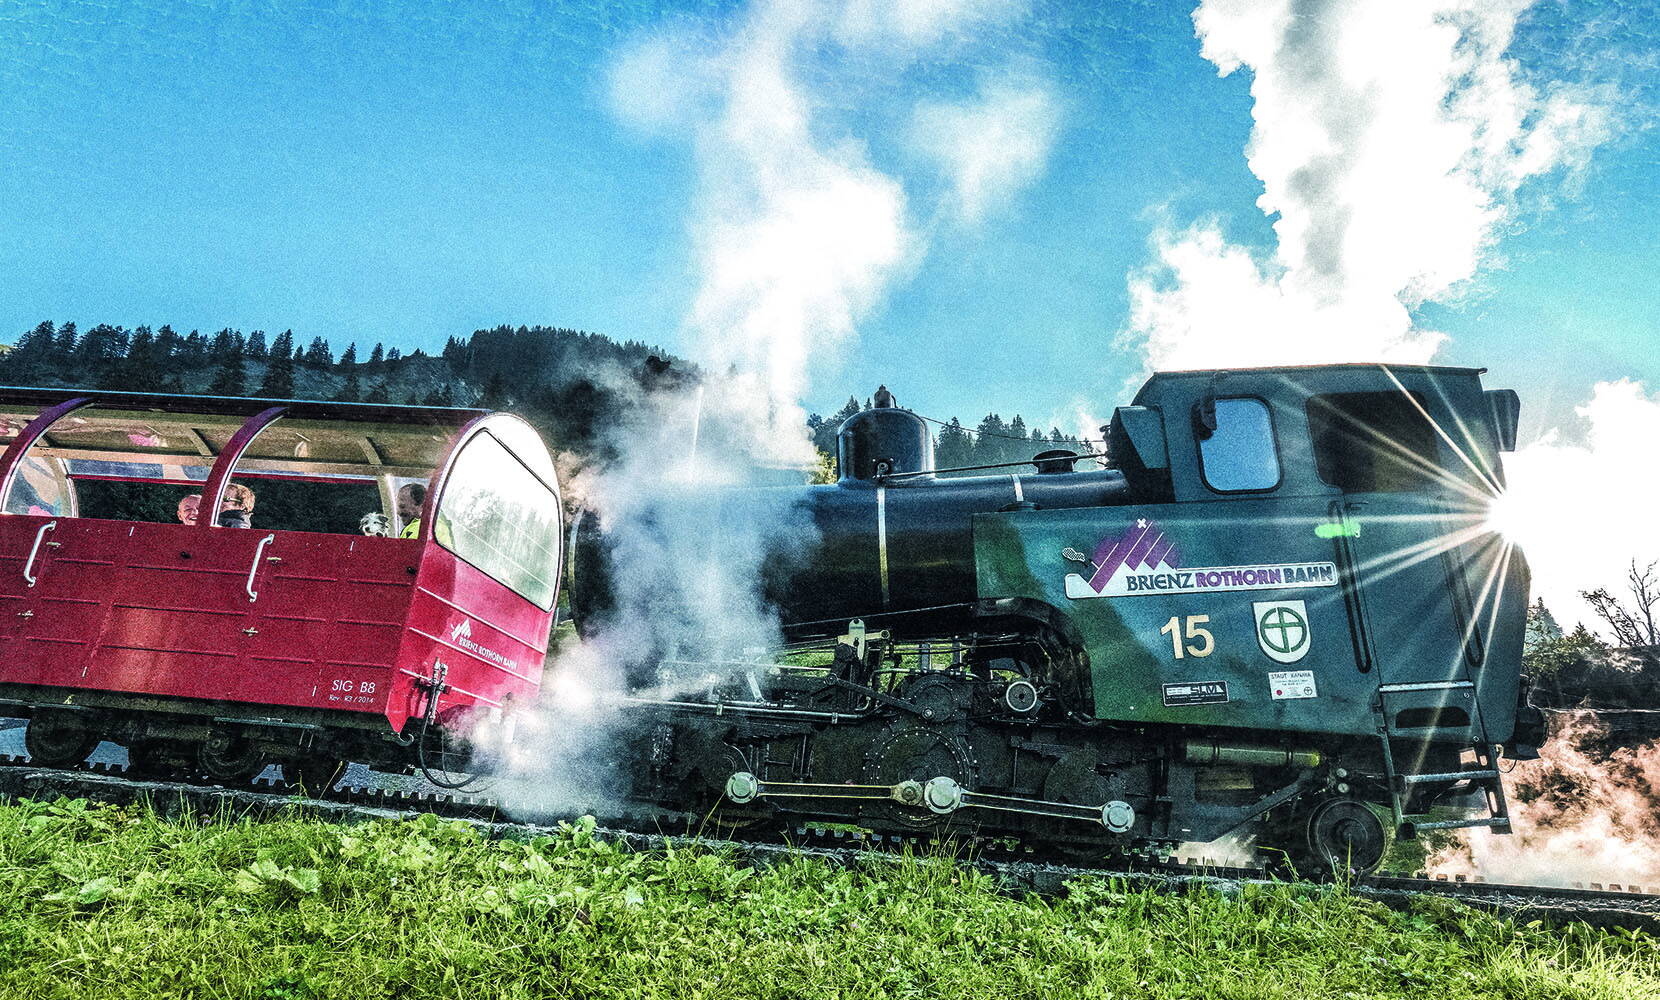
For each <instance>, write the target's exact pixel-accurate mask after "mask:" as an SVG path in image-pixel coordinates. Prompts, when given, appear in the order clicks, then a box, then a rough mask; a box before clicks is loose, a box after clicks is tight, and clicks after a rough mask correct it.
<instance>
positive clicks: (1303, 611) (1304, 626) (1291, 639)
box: [1251, 601, 1312, 663]
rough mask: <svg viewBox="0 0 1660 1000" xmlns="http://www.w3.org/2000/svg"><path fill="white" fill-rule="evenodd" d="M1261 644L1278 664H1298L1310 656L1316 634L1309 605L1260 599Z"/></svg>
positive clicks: (1254, 607)
mask: <svg viewBox="0 0 1660 1000" xmlns="http://www.w3.org/2000/svg"><path fill="white" fill-rule="evenodd" d="M1251 614H1252V615H1253V616H1255V618H1256V627H1257V645H1258V646H1261V647H1262V651H1263V652H1264V653H1267V654H1268V658H1269V659H1271V660H1273V661H1274V662H1276V663H1296V662H1297V661H1298V660H1301V659H1302V658H1303V657H1305V656H1307V655H1308V647H1309V642H1310V640H1311V639H1312V635H1311V634H1310V631H1309V624H1308V606H1307V605H1306V604H1304V603H1303V602H1302V601H1256V602H1255V603H1253V604H1252V605H1251Z"/></svg>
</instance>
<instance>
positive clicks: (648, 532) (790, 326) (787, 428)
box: [504, 0, 1052, 811]
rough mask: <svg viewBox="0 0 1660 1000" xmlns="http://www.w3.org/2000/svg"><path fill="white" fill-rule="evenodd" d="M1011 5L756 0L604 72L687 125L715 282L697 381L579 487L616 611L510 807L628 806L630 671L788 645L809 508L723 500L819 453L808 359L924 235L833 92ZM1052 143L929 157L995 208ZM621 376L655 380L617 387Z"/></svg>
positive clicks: (697, 342)
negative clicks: (1000, 157) (703, 29)
mask: <svg viewBox="0 0 1660 1000" xmlns="http://www.w3.org/2000/svg"><path fill="white" fill-rule="evenodd" d="M1015 9H1016V8H1015V5H1014V4H1011V3H986V2H979V3H970V2H960V0H959V2H951V0H901V2H897V3H893V2H889V3H881V4H875V3H870V2H865V0H848V2H792V0H755V2H753V3H752V4H751V5H749V6H748V7H747V8H745V9H744V10H742V11H741V12H740V13H739V14H738V15H737V17H736V20H735V22H734V24H733V25H732V26H731V28H730V31H729V32H728V33H726V34H724V35H721V36H720V37H714V38H711V37H707V36H705V37H693V36H692V35H690V34H687V33H685V32H673V31H671V32H667V33H662V34H658V35H656V36H654V37H652V38H649V39H645V40H641V41H637V42H635V43H633V44H631V45H629V46H627V47H626V48H625V50H624V51H623V52H622V53H621V55H620V56H619V58H618V60H617V62H616V65H615V66H614V69H613V72H612V75H611V80H610V85H611V86H610V90H611V97H612V103H613V105H614V107H615V109H616V111H617V113H618V115H619V116H620V117H621V118H623V119H624V120H626V121H628V122H630V123H632V124H634V125H636V126H639V127H642V128H645V129H648V130H652V131H656V132H661V133H665V134H668V135H670V136H673V137H677V138H680V139H682V140H684V141H685V142H686V143H687V145H688V146H689V148H690V149H691V151H692V154H693V158H694V162H695V165H696V169H697V181H698V183H697V201H696V204H695V206H694V208H693V209H692V212H691V220H690V225H691V233H692V237H693V243H694V246H695V249H696V253H697V266H698V271H699V274H700V279H701V280H700V283H699V288H698V291H697V295H696V298H695V300H694V302H693V303H692V305H691V309H690V314H689V316H688V319H687V326H688V328H689V332H690V334H691V342H692V351H691V353H692V354H693V356H694V358H695V360H696V361H697V362H698V363H699V364H700V365H702V366H703V367H704V371H705V373H706V374H704V375H703V376H700V377H699V378H698V379H696V380H685V381H679V382H678V385H677V384H676V383H677V380H675V379H674V378H672V377H664V378H659V379H657V380H656V382H657V385H656V391H653V392H651V393H649V394H644V398H643V400H642V402H641V404H640V405H639V406H638V407H636V408H634V409H632V410H631V411H630V412H629V416H630V422H629V423H628V425H626V426H621V427H614V428H612V444H613V446H614V447H613V450H614V451H615V452H616V453H617V454H618V456H619V458H618V459H617V460H616V461H614V462H612V463H611V464H609V465H607V466H606V467H604V468H603V469H598V470H595V471H592V472H590V473H588V474H585V475H579V476H577V477H576V478H575V479H574V480H573V481H572V482H571V484H570V492H571V493H572V494H573V495H575V496H579V497H581V498H583V500H584V501H585V502H586V504H587V506H588V507H589V508H590V509H591V510H593V511H595V512H596V513H597V514H598V516H599V519H600V521H601V523H602V524H603V526H604V530H605V533H606V537H607V539H608V541H609V544H610V546H611V558H610V559H609V566H610V567H611V572H610V574H609V580H608V581H607V582H608V587H607V588H606V589H607V590H608V591H609V593H610V595H611V596H612V598H613V599H614V601H613V603H614V606H613V609H612V613H611V614H610V615H609V617H608V619H607V620H606V621H605V622H603V623H599V624H602V626H603V627H601V628H600V629H599V630H598V631H597V632H596V631H594V630H593V629H590V630H589V632H588V634H586V635H585V636H584V638H583V640H582V642H581V643H580V644H579V645H576V646H575V647H574V648H571V649H569V650H567V651H565V652H562V653H561V654H560V655H559V656H558V658H557V660H556V662H555V663H554V664H553V667H552V670H551V671H550V675H549V679H548V682H547V692H546V696H545V697H544V698H543V699H542V706H543V710H542V711H541V712H540V714H539V715H538V716H537V717H536V718H533V719H527V720H525V725H524V726H523V727H522V728H523V729H524V730H526V731H527V732H526V737H525V738H524V739H521V740H520V741H518V744H517V746H516V747H515V751H516V752H515V753H514V754H513V756H515V757H517V758H518V760H519V762H520V764H521V768H522V770H523V771H524V773H525V774H526V776H527V779H528V780H526V781H523V782H513V783H510V788H512V789H515V790H516V791H517V792H518V793H519V794H517V795H513V792H511V791H509V792H507V793H504V794H506V795H509V796H512V797H511V798H506V799H504V801H509V802H512V803H514V804H516V805H518V806H519V807H520V808H521V809H523V808H533V809H535V810H536V811H561V810H570V809H575V808H603V807H604V806H605V804H606V803H614V802H616V800H617V797H618V795H619V793H620V792H621V789H619V788H618V787H617V786H616V782H617V780H618V776H619V774H621V773H623V771H624V769H619V768H617V767H615V766H614V761H615V759H616V758H617V757H618V756H620V755H626V754H629V753H633V752H637V751H638V750H639V749H640V744H641V739H640V738H639V734H637V733H634V732H631V730H630V725H631V723H633V722H634V721H635V719H636V718H637V713H631V712H629V711H628V710H626V709H619V708H618V707H617V706H618V702H617V700H616V699H615V698H614V697H611V696H612V695H615V694H616V693H618V692H619V691H621V690H622V689H623V688H624V687H627V686H629V685H632V686H633V687H634V689H635V690H634V693H635V694H636V695H651V696H661V697H679V696H683V695H685V694H687V693H689V692H694V691H697V690H699V689H700V688H704V687H707V686H709V685H711V684H715V683H719V682H722V681H728V680H731V679H733V678H735V677H741V676H742V674H743V672H744V670H745V669H746V668H745V667H744V663H745V662H747V661H752V660H754V659H757V658H760V657H764V656H765V655H766V652H767V649H768V647H771V646H776V645H777V643H778V640H779V638H780V632H779V621H778V616H777V613H776V610H775V609H774V608H772V607H770V606H769V605H768V604H767V601H766V595H765V592H764V584H763V580H764V578H765V577H766V576H767V575H769V574H772V575H775V576H776V575H777V574H779V573H782V572H786V571H787V570H788V568H789V567H788V563H789V562H790V560H791V559H792V558H794V557H799V556H805V555H806V554H807V553H808V552H809V551H810V550H811V547H812V545H813V544H814V543H815V542H816V536H815V532H814V528H813V526H812V523H811V518H810V517H809V516H808V514H807V512H806V511H804V510H801V509H799V508H797V507H795V506H794V505H793V504H794V502H795V497H796V496H797V495H798V493H796V492H795V491H786V493H785V495H784V496H783V497H781V498H777V499H775V500H773V501H772V502H769V500H768V498H769V497H771V496H773V494H769V493H767V492H766V491H748V492H746V493H745V494H744V495H742V496H741V497H738V498H736V499H733V500H732V501H731V502H725V503H723V502H722V501H721V498H720V497H721V492H722V491H723V490H731V489H733V488H738V487H745V486H751V485H755V484H756V483H757V482H758V480H759V475H758V474H759V473H760V472H762V471H763V470H766V469H768V468H776V467H778V466H779V465H788V464H792V463H794V464H798V465H804V464H805V463H806V462H808V461H810V460H811V459H812V457H813V451H812V448H811V445H810V443H809V441H808V438H807V429H806V422H805V419H804V414H803V413H802V412H801V410H800V408H799V400H800V399H801V397H802V395H803V393H804V391H805V389H806V388H807V381H808V378H809V376H810V374H811V367H812V364H813V362H815V361H816V360H817V359H818V358H820V357H822V356H823V354H825V353H826V352H829V351H833V350H834V349H835V347H836V346H837V345H838V344H841V343H844V342H846V341H847V340H848V339H849V338H850V337H851V336H852V335H853V333H854V331H855V328H856V326H857V325H858V323H859V321H860V320H861V319H862V318H863V317H864V316H865V315H866V314H868V313H869V312H870V311H871V310H872V309H873V308H875V307H876V306H877V305H878V304H879V303H880V301H881V298H882V296H883V295H884V294H885V293H886V292H887V290H888V289H889V287H890V286H891V285H892V283H893V282H894V281H895V280H896V279H897V278H898V277H900V276H901V275H903V274H904V273H905V271H906V269H907V268H908V267H909V266H910V265H911V264H912V263H913V262H914V261H915V260H916V259H917V258H918V256H919V255H920V254H921V253H922V252H923V242H924V239H923V237H922V236H921V235H920V234H919V232H918V230H917V228H916V227H915V226H914V225H913V223H912V222H911V221H910V218H909V212H910V209H909V199H908V198H907V194H906V190H905V187H904V185H903V184H902V183H901V181H900V179H899V178H898V177H896V176H892V175H889V174H887V173H884V172H882V171H881V170H878V169H877V168H876V167H875V166H873V165H872V162H871V157H870V155H869V153H868V151H867V148H866V145H865V143H863V142H862V141H860V140H859V139H858V138H856V136H855V135H854V133H853V131H852V130H851V128H849V127H847V123H845V122H843V121H841V120H839V119H838V118H836V117H835V116H834V115H832V113H831V112H830V110H829V107H830V105H831V104H832V102H830V101H827V100H825V99H824V97H825V95H824V94H823V93H820V92H819V89H818V88H822V87H826V86H834V85H835V82H836V80H837V69H838V61H839V60H846V59H848V58H849V57H852V56H858V57H859V58H861V59H869V60H875V61H877V62H879V63H882V64H884V65H888V66H890V67H897V68H903V66H904V65H905V64H906V63H907V62H908V61H910V60H914V59H916V58H918V57H919V56H921V55H922V54H924V53H925V52H933V51H936V50H938V49H941V48H946V49H949V48H951V47H954V46H958V45H965V44H968V42H969V37H968V35H969V33H968V31H967V29H969V28H972V27H975V26H979V25H983V24H985V23H986V22H988V21H990V20H994V19H997V18H1001V17H1006V16H1008V15H1009V14H1010V13H1012V12H1014V10H1015ZM986 93H987V94H988V95H991V97H993V98H994V99H995V101H997V102H1001V103H994V104H991V105H989V107H990V110H989V111H987V112H985V113H986V114H994V113H997V112H999V111H1002V114H1003V119H1005V120H1002V121H1001V124H1000V127H1001V128H1002V130H1003V133H1004V137H1005V139H1006V140H1007V141H1009V142H1011V143H1016V142H1018V141H1020V137H1021V136H1022V134H1023V133H1022V131H1021V130H1022V124H1021V122H1020V121H1015V120H1012V119H1010V116H1011V115H1013V116H1016V117H1018V116H1019V115H1021V114H1024V113H1027V112H1030V113H1032V114H1036V113H1037V111H1038V110H1041V109H1033V108H1031V107H1026V106H1021V105H1019V104H1018V96H1017V94H1016V91H1014V90H1008V89H1005V90H999V89H996V88H995V87H994V88H992V89H989V90H987V91H986ZM1011 101H1012V102H1015V106H1014V108H1013V110H1012V111H1008V110H1003V109H1004V105H1007V104H1008V103H1009V102H1011ZM899 118H900V119H901V120H904V118H905V116H904V115H903V114H901V115H900V116H899ZM1043 127H1045V128H1052V124H1050V125H1045V126H1043ZM1047 149H1048V139H1047V133H1045V138H1044V139H1043V140H1042V141H1041V142H1030V143H1027V144H1026V151H1025V152H1024V153H1023V155H1022V156H1021V157H1020V158H1019V162H1018V163H1016V164H1014V165H1013V166H1011V167H1007V168H1004V169H1001V170H995V169H993V168H991V167H989V166H986V165H984V164H981V163H979V162H978V161H977V160H975V159H974V158H973V157H964V156H962V155H957V154H956V153H955V150H954V149H951V148H946V147H945V146H943V145H941V146H940V147H939V148H938V150H937V152H938V154H939V155H940V156H941V157H942V158H945V159H947V160H949V162H950V163H952V164H966V166H964V167H962V169H960V170H958V171H957V172H956V176H963V174H964V171H978V172H977V173H975V174H974V176H973V177H972V178H971V180H970V181H969V182H967V183H971V184H972V186H973V196H974V197H975V198H977V199H980V201H978V202H976V210H977V211H981V210H983V209H984V199H986V198H990V197H1006V196H1008V195H1009V194H1011V193H1012V192H1013V190H1014V189H1015V188H1016V187H1018V186H1019V185H1020V184H1021V183H1024V182H1027V181H1029V180H1030V179H1031V178H1032V177H1034V176H1035V175H1036V174H1037V172H1038V171H1039V169H1040V168H1041V161H1042V159H1043V157H1044V156H1045V155H1046V154H1047ZM956 190H964V188H962V186H961V185H958V187H957V188H956ZM610 377H614V378H619V379H625V378H630V376H627V375H626V374H625V373H610ZM618 391H619V392H621V393H622V394H624V395H625V396H628V397H640V396H641V395H642V393H641V390H640V387H639V386H638V385H631V384H629V383H628V382H626V381H624V382H620V383H619V385H618ZM694 440H695V441H696V445H695V448H694V446H693V443H692V442H693V441H694ZM800 480H801V477H797V479H796V481H797V482H800ZM580 582H582V581H579V583H580ZM588 583H589V585H592V581H588ZM587 624H589V625H593V624H596V623H594V622H589V623H587ZM630 667H633V668H642V667H644V668H650V669H653V670H654V671H655V673H654V675H653V676H652V677H651V685H650V687H649V689H648V690H642V689H641V688H640V684H641V682H642V677H641V676H640V674H639V673H636V674H634V675H633V676H625V671H626V669H627V668H630ZM647 742H649V741H647Z"/></svg>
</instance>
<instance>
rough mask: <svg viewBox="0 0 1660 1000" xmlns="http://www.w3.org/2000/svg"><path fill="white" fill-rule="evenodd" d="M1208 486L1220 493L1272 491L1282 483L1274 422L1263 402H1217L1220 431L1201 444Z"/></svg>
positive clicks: (1200, 460) (1201, 456)
mask: <svg viewBox="0 0 1660 1000" xmlns="http://www.w3.org/2000/svg"><path fill="white" fill-rule="evenodd" d="M1199 464H1200V466H1201V468H1202V469H1203V470H1204V474H1205V483H1206V484H1207V485H1209V486H1210V488H1211V489H1213V490H1215V491H1217V492H1218V493H1240V492H1248V491H1254V490H1271V489H1273V488H1274V487H1276V486H1278V485H1279V484H1280V456H1279V453H1278V452H1277V451H1275V449H1274V421H1273V419H1272V418H1271V417H1270V416H1269V415H1268V404H1266V403H1264V402H1263V401H1262V400H1260V399H1249V398H1238V399H1218V400H1217V401H1216V430H1215V431H1214V432H1212V433H1211V435H1210V437H1207V438H1202V439H1200V441H1199Z"/></svg>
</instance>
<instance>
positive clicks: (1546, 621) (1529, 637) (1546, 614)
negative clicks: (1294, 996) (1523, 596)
mask: <svg viewBox="0 0 1660 1000" xmlns="http://www.w3.org/2000/svg"><path fill="white" fill-rule="evenodd" d="M1560 638H1562V626H1560V625H1558V624H1556V616H1555V615H1552V614H1551V613H1550V609H1549V608H1547V607H1545V599H1544V598H1543V597H1540V598H1537V599H1535V600H1534V602H1533V603H1532V604H1530V605H1528V608H1527V632H1526V633H1525V635H1524V637H1523V639H1522V648H1523V651H1524V652H1532V651H1533V650H1535V649H1537V648H1539V647H1540V646H1543V645H1544V644H1545V643H1548V642H1554V641H1555V640H1557V639H1560Z"/></svg>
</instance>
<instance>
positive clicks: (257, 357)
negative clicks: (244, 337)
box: [245, 330, 270, 361]
mask: <svg viewBox="0 0 1660 1000" xmlns="http://www.w3.org/2000/svg"><path fill="white" fill-rule="evenodd" d="M245 353H246V354H247V355H248V360H250V361H264V360H265V359H266V357H268V356H269V354H270V349H269V348H267V347H266V346H265V331H264V330H255V331H254V332H253V333H250V334H248V347H247V349H246V352H245Z"/></svg>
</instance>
